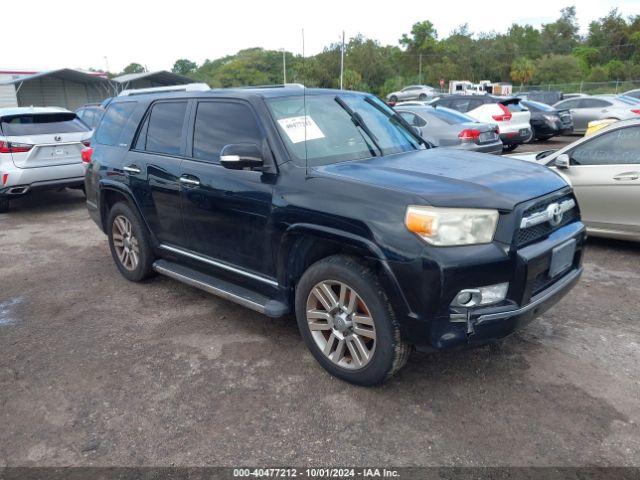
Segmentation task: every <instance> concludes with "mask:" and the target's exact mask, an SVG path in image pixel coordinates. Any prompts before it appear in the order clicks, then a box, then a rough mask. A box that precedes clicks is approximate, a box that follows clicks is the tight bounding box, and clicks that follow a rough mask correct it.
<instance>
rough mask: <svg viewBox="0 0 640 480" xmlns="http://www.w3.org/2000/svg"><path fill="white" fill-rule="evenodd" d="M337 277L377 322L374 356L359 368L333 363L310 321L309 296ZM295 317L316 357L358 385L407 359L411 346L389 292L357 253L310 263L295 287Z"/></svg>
mask: <svg viewBox="0 0 640 480" xmlns="http://www.w3.org/2000/svg"><path fill="white" fill-rule="evenodd" d="M327 280H331V281H337V282H343V283H344V284H346V285H348V286H349V287H351V288H352V289H353V290H354V291H356V292H357V294H358V296H359V297H360V298H361V299H362V301H363V302H364V303H365V304H366V307H367V309H368V310H369V312H370V316H371V319H373V323H374V325H375V333H376V338H375V349H374V350H373V356H372V357H371V360H369V362H368V363H367V364H366V365H365V366H364V367H362V368H360V369H355V370H354V369H347V368H343V367H341V366H339V365H336V364H335V363H333V362H332V361H331V360H329V358H328V357H327V356H325V354H324V353H323V352H322V351H321V350H320V347H319V346H318V345H317V344H316V341H315V340H314V338H313V336H312V333H311V330H310V328H309V325H308V321H307V314H306V312H307V299H308V297H309V295H310V294H311V290H312V289H313V288H314V287H315V286H316V285H317V284H318V283H319V282H323V281H327ZM295 306H296V319H297V322H298V328H299V329H300V334H301V335H302V338H303V339H304V341H305V343H306V344H307V347H308V348H309V350H310V351H311V353H312V354H313V356H314V357H315V359H316V360H317V361H318V363H320V365H322V367H324V369H325V370H327V371H328V372H329V373H331V374H332V375H334V376H336V377H338V378H340V379H342V380H345V381H347V382H349V383H353V384H356V385H364V386H371V385H376V384H379V383H381V382H383V381H385V380H386V379H388V378H389V377H391V376H392V375H393V374H395V373H396V372H397V371H398V370H400V369H401V368H402V367H403V366H404V365H405V364H406V363H407V360H408V358H409V354H410V352H411V346H410V345H409V344H407V343H406V342H405V341H403V339H402V338H401V337H400V330H399V328H398V323H397V320H396V317H395V314H394V312H393V310H392V308H391V305H390V303H389V300H388V298H387V295H386V293H385V291H384V289H383V288H382V286H381V284H380V282H379V280H378V278H377V276H376V275H375V273H374V272H373V271H372V270H371V269H370V268H368V267H366V266H364V265H363V264H361V263H359V262H358V260H357V259H356V258H354V257H350V256H346V255H335V256H332V257H328V258H325V259H323V260H320V261H318V262H316V263H314V264H313V265H311V266H310V267H309V268H308V269H307V270H306V271H305V272H304V274H303V275H302V278H300V281H299V282H298V285H297V287H296V297H295Z"/></svg>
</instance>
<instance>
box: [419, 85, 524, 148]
mask: <svg viewBox="0 0 640 480" xmlns="http://www.w3.org/2000/svg"><path fill="white" fill-rule="evenodd" d="M430 104H431V105H436V106H442V107H447V108H453V109H454V110H458V111H459V112H463V113H466V114H467V115H469V116H470V117H473V118H474V119H476V120H477V121H479V122H484V123H495V124H496V125H498V129H499V130H500V140H502V144H503V145H504V147H503V148H504V150H507V151H511V150H514V149H515V148H516V147H517V146H518V145H520V144H521V143H524V142H526V141H528V140H530V139H531V137H532V136H533V131H532V130H531V124H530V120H531V112H529V110H527V109H526V108H525V107H524V106H522V105H520V99H519V98H515V97H512V98H505V97H494V96H492V95H448V96H444V97H440V98H437V99H435V100H434V101H433V102H431V103H430Z"/></svg>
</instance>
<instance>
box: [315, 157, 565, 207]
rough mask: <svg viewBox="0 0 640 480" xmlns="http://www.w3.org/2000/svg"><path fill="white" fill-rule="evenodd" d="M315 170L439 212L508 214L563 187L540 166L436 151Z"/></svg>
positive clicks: (557, 179)
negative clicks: (412, 198) (411, 198)
mask: <svg viewBox="0 0 640 480" xmlns="http://www.w3.org/2000/svg"><path fill="white" fill-rule="evenodd" d="M314 171H315V172H317V173H318V174H320V175H326V176H331V177H334V178H335V177H339V178H342V179H345V180H348V181H354V182H361V183H366V184H370V185H374V186H377V187H380V188H385V189H392V190H395V191H405V192H407V193H410V194H413V195H417V196H420V197H422V198H423V199H424V200H425V201H426V202H427V203H428V204H430V205H433V206H441V207H476V208H497V209H502V210H511V209H512V208H513V207H514V206H515V205H517V204H518V203H521V202H523V201H526V200H529V199H532V198H536V197H539V196H542V195H545V194H547V193H549V192H552V191H555V190H558V189H561V188H563V187H565V186H566V185H567V184H566V182H565V181H564V180H563V179H562V178H561V177H560V176H559V175H557V174H556V173H554V172H553V171H551V170H549V169H548V168H547V167H545V166H543V165H538V164H535V163H531V162H523V161H521V160H517V159H513V158H507V157H500V156H497V155H489V154H482V153H473V152H465V151H460V150H448V149H440V148H434V149H430V150H419V151H415V152H407V153H401V154H395V155H387V156H384V157H373V158H369V159H366V160H356V161H351V162H343V163H336V164H332V165H325V166H321V167H315V168H314Z"/></svg>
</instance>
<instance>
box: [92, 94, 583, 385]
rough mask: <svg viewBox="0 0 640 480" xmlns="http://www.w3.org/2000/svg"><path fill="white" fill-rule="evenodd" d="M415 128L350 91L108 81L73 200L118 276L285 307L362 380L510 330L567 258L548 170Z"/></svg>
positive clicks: (557, 278)
mask: <svg viewBox="0 0 640 480" xmlns="http://www.w3.org/2000/svg"><path fill="white" fill-rule="evenodd" d="M425 143H426V142H424V140H423V139H422V138H421V137H420V136H419V135H418V134H417V133H416V132H415V131H414V130H413V128H412V127H411V126H410V125H408V124H407V123H406V122H405V121H404V120H403V119H402V117H401V116H400V115H398V114H397V113H396V112H395V111H394V110H393V109H391V108H389V107H388V106H387V105H386V104H384V103H383V102H382V101H380V100H379V99H377V98H376V97H375V96H373V95H368V94H362V93H357V92H348V91H340V90H323V89H307V90H304V89H300V88H290V87H280V88H257V89H228V90H222V89H221V90H210V91H201V92H181V93H170V94H167V93H162V94H157V93H156V94H147V95H136V96H133V97H118V98H116V99H114V100H113V102H112V103H111V105H109V107H108V108H107V111H106V112H105V115H104V116H103V117H102V120H101V122H100V125H99V126H98V128H97V130H96V132H95V135H94V138H93V142H92V148H93V151H92V155H91V157H90V163H89V165H88V166H87V174H86V179H85V185H86V191H87V206H88V209H89V213H90V215H91V217H92V218H93V220H95V222H96V223H97V224H98V226H99V227H100V228H101V229H102V231H103V232H105V233H106V234H107V236H108V242H109V247H110V249H111V254H112V256H113V259H114V262H115V264H116V266H117V268H118V269H119V271H120V272H121V273H122V275H123V276H124V277H125V278H127V279H129V280H131V281H141V280H143V279H145V278H147V277H149V276H151V275H152V274H153V273H154V272H157V273H161V274H163V275H167V276H169V277H171V278H174V279H176V280H179V281H182V282H185V283H187V284H189V285H192V286H194V287H198V288H201V289H204V290H206V291H208V292H211V293H214V294H217V295H220V296H222V297H224V298H226V299H228V300H231V301H235V302H238V303H240V304H242V305H244V306H246V307H248V308H251V309H254V310H256V311H258V312H262V313H264V314H266V315H269V316H272V317H279V316H283V315H287V314H288V313H289V312H295V314H296V318H297V322H298V326H299V328H300V332H301V335H302V337H303V339H304V341H305V342H306V344H307V346H308V347H309V349H310V350H311V352H312V354H313V355H314V357H315V358H316V360H317V361H318V362H319V363H320V364H321V365H322V366H323V367H324V368H325V369H326V370H327V371H329V372H330V373H332V374H333V375H336V376H337V377H339V378H342V379H344V380H347V381H349V382H353V383H357V384H361V385H371V384H374V383H378V382H381V381H383V380H385V379H386V378H388V377H389V376H391V375H392V374H394V373H395V372H396V371H397V370H398V369H399V368H401V367H402V365H403V364H404V363H405V362H406V360H407V356H408V354H409V352H410V350H411V348H412V347H414V346H415V347H417V348H421V349H446V348H451V347H456V346H463V345H474V344H480V343H484V342H486V341H488V340H490V339H495V338H501V337H504V336H505V335H508V334H510V333H512V332H513V331H514V330H516V329H517V328H518V327H519V326H521V325H523V324H525V323H527V322H528V321H530V320H531V319H532V318H533V317H535V316H536V315H537V314H539V313H541V312H543V311H545V310H546V309H547V308H549V307H550V306H551V305H552V304H554V303H555V302H557V301H558V300H559V299H560V298H561V297H562V296H564V295H565V294H566V293H567V292H568V291H569V290H570V288H571V287H572V286H573V285H574V284H575V283H576V281H577V280H578V278H579V277H580V275H581V272H582V267H581V262H582V252H583V245H584V241H585V234H584V226H583V225H582V223H581V222H580V215H579V209H578V206H577V204H576V201H575V199H574V197H573V194H572V192H571V188H570V187H569V186H568V185H567V184H566V182H565V181H564V180H563V179H562V178H561V177H560V176H558V175H556V174H554V173H553V172H551V171H550V170H549V169H547V168H546V167H544V166H541V165H535V164H533V163H528V162H515V161H514V160H512V159H507V158H502V157H501V156H497V155H483V154H478V153H474V152H465V151H463V150H454V149H441V148H435V149H431V148H429V146H428V145H427V144H425ZM541 212H542V213H541ZM548 212H551V213H552V214H549V213H548Z"/></svg>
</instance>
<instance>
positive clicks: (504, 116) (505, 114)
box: [492, 103, 511, 122]
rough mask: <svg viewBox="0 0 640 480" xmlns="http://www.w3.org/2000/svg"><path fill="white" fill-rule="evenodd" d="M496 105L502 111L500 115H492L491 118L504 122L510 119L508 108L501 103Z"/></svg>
mask: <svg viewBox="0 0 640 480" xmlns="http://www.w3.org/2000/svg"><path fill="white" fill-rule="evenodd" d="M497 105H498V106H499V107H500V110H502V113H501V114H500V115H492V117H493V119H494V120H495V121H496V122H506V121H509V120H511V112H510V111H509V109H508V108H507V107H505V106H504V105H503V104H501V103H498V104H497Z"/></svg>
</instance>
